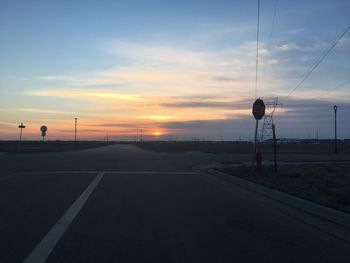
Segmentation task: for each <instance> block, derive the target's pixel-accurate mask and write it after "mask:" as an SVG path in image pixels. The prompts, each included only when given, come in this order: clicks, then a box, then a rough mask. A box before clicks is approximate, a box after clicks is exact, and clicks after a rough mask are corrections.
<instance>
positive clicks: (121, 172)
mask: <svg viewBox="0 0 350 263" xmlns="http://www.w3.org/2000/svg"><path fill="white" fill-rule="evenodd" d="M105 173H106V174H198V173H196V172H151V171H150V172H143V171H141V172H137V171H135V172H123V171H120V172H105Z"/></svg>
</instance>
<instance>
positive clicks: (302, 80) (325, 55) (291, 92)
mask: <svg viewBox="0 0 350 263" xmlns="http://www.w3.org/2000/svg"><path fill="white" fill-rule="evenodd" d="M349 29H350V25H348V26H347V28H346V29H345V30H344V31H343V33H342V34H341V35H340V36H338V38H337V39H336V40H335V41H334V42H333V43H332V44H331V45H330V46H329V47H328V48H327V49H326V50H325V51H324V52H323V54H322V55H321V56H320V57H319V58H318V59H317V60H316V62H315V64H314V65H313V66H312V67H311V68H310V69H309V70H308V71H307V72H306V73H305V74H304V77H303V78H302V79H301V81H300V82H299V83H298V84H297V85H296V86H295V87H294V88H293V89H292V90H291V91H290V92H289V93H288V95H287V96H286V97H285V98H284V100H287V99H288V98H289V97H290V95H292V94H293V92H294V91H295V90H296V89H297V88H299V87H300V86H301V84H303V83H304V81H305V80H306V79H307V78H308V77H309V76H310V75H311V73H312V72H314V70H315V69H316V68H317V67H318V66H319V65H320V64H321V62H322V61H323V60H324V59H325V58H326V57H327V56H328V54H329V53H330V52H331V51H332V50H333V48H334V47H335V46H336V45H337V44H338V42H339V41H340V40H341V39H342V38H343V37H344V35H345V34H346V33H347V32H348V31H349Z"/></svg>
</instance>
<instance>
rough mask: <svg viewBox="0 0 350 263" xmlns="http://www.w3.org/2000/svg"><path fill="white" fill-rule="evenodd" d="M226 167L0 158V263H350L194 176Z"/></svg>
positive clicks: (121, 159)
mask: <svg viewBox="0 0 350 263" xmlns="http://www.w3.org/2000/svg"><path fill="white" fill-rule="evenodd" d="M230 158H233V156H229V155H211V154H202V153H186V154H181V153H176V154H157V153H152V152H146V151H143V150H140V149H138V148H136V147H135V146H131V145H113V146H108V147H103V148H97V149H88V150H83V151H77V152H66V153H48V154H12V155H11V154H5V155H1V156H0V165H1V169H2V172H1V176H0V208H1V216H0V248H1V253H0V262H23V261H25V262H44V261H45V260H46V262H349V259H350V244H349V243H346V242H344V241H342V240H339V239H337V238H336V237H333V236H331V235H329V234H327V233H325V232H323V231H322V230H320V229H317V228H315V227H313V226H310V225H308V224H306V223H304V222H303V221H301V220H298V219H295V217H291V216H290V215H289V214H288V213H286V212H285V211H284V212H282V211H280V210H278V209H276V208H275V207H274V202H273V201H272V200H268V199H266V198H265V197H263V196H261V195H259V194H257V193H254V192H251V191H249V190H246V189H244V188H241V187H239V186H237V185H234V184H232V183H230V182H227V181H224V180H221V179H220V178H219V177H216V176H211V175H209V174H206V173H204V172H201V171H199V169H198V167H199V166H200V165H204V164H209V163H212V162H216V161H227V160H229V159H230ZM242 158H243V157H242Z"/></svg>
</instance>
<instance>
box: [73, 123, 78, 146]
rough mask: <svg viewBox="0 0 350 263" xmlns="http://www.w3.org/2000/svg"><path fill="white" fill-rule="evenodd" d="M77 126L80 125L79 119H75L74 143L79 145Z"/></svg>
mask: <svg viewBox="0 0 350 263" xmlns="http://www.w3.org/2000/svg"><path fill="white" fill-rule="evenodd" d="M77 124H78V118H75V128H74V143H75V144H76V143H77Z"/></svg>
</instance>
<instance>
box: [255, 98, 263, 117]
mask: <svg viewBox="0 0 350 263" xmlns="http://www.w3.org/2000/svg"><path fill="white" fill-rule="evenodd" d="M253 115H254V118H255V119H256V120H261V119H262V117H264V115H265V103H264V101H263V100H262V99H257V100H256V101H255V102H254V104H253Z"/></svg>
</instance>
